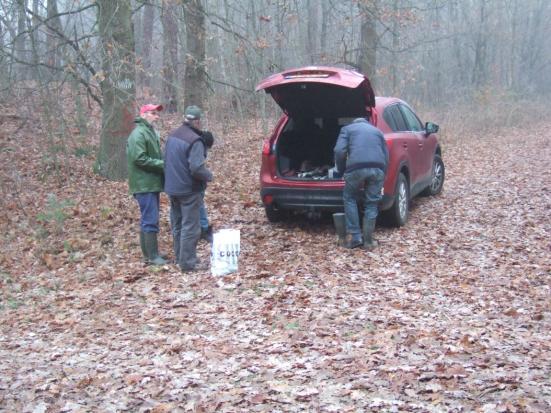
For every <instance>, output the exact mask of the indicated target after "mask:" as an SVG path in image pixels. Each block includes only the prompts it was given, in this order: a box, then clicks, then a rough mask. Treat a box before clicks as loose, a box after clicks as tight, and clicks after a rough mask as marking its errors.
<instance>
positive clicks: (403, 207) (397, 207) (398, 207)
mask: <svg viewBox="0 0 551 413" xmlns="http://www.w3.org/2000/svg"><path fill="white" fill-rule="evenodd" d="M395 193H396V196H395V198H394V203H393V204H392V207H390V209H389V210H387V211H385V213H384V216H385V218H386V220H387V221H388V223H389V224H390V225H392V226H394V227H402V226H404V225H405V224H406V222H407V220H408V216H409V185H408V180H407V178H406V177H405V175H404V174H403V173H400V175H398V181H397V182H396V192H395Z"/></svg>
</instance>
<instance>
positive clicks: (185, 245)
mask: <svg viewBox="0 0 551 413" xmlns="http://www.w3.org/2000/svg"><path fill="white" fill-rule="evenodd" d="M202 199H203V197H202V195H201V193H194V194H191V195H186V196H171V197H170V224H171V226H172V238H173V243H174V244H173V245H174V256H175V257H176V262H177V263H178V264H179V265H180V268H181V269H182V270H191V269H193V268H195V266H196V265H197V242H198V241H199V238H200V236H201V226H200V225H199V209H200V207H201V200H202Z"/></svg>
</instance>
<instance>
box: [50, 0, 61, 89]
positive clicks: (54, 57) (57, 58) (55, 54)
mask: <svg viewBox="0 0 551 413" xmlns="http://www.w3.org/2000/svg"><path fill="white" fill-rule="evenodd" d="M47 18H48V26H49V27H50V28H49V29H48V30H47V32H46V33H47V34H46V39H47V40H46V47H47V50H48V54H47V57H46V61H47V63H48V65H49V66H51V67H59V66H60V65H61V55H62V53H61V51H60V50H59V48H58V47H59V46H58V45H59V34H58V33H60V32H61V31H62V27H61V20H60V19H59V12H58V10H57V0H48V9H47ZM57 74H58V73H57V71H56V70H55V69H52V71H51V76H52V78H53V77H55V76H57Z"/></svg>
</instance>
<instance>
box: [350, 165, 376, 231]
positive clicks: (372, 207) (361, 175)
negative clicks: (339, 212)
mask: <svg viewBox="0 0 551 413" xmlns="http://www.w3.org/2000/svg"><path fill="white" fill-rule="evenodd" d="M384 180H385V173H384V172H383V171H382V170H381V169H379V168H362V169H356V170H354V171H352V172H348V173H345V174H344V190H343V203H344V214H345V216H346V232H347V233H349V234H352V235H354V236H357V235H360V234H361V230H360V216H359V213H358V201H360V200H363V203H364V206H365V211H364V220H370V219H375V218H377V212H378V207H379V206H378V204H379V201H380V200H381V198H382V195H381V189H382V187H383V183H384Z"/></svg>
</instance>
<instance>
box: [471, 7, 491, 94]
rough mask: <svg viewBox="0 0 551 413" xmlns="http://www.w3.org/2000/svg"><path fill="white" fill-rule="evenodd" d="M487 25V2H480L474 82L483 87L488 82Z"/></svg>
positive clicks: (475, 84) (476, 85)
mask: <svg viewBox="0 0 551 413" xmlns="http://www.w3.org/2000/svg"><path fill="white" fill-rule="evenodd" d="M486 27H487V11H486V3H485V2H481V3H480V20H479V25H478V32H477V35H476V41H475V45H474V47H475V55H474V63H473V74H472V84H473V85H474V86H475V87H477V88H478V87H481V86H483V85H484V84H485V83H486V73H487V67H486V57H487V56H486V52H487V43H488V36H487V33H486Z"/></svg>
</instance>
